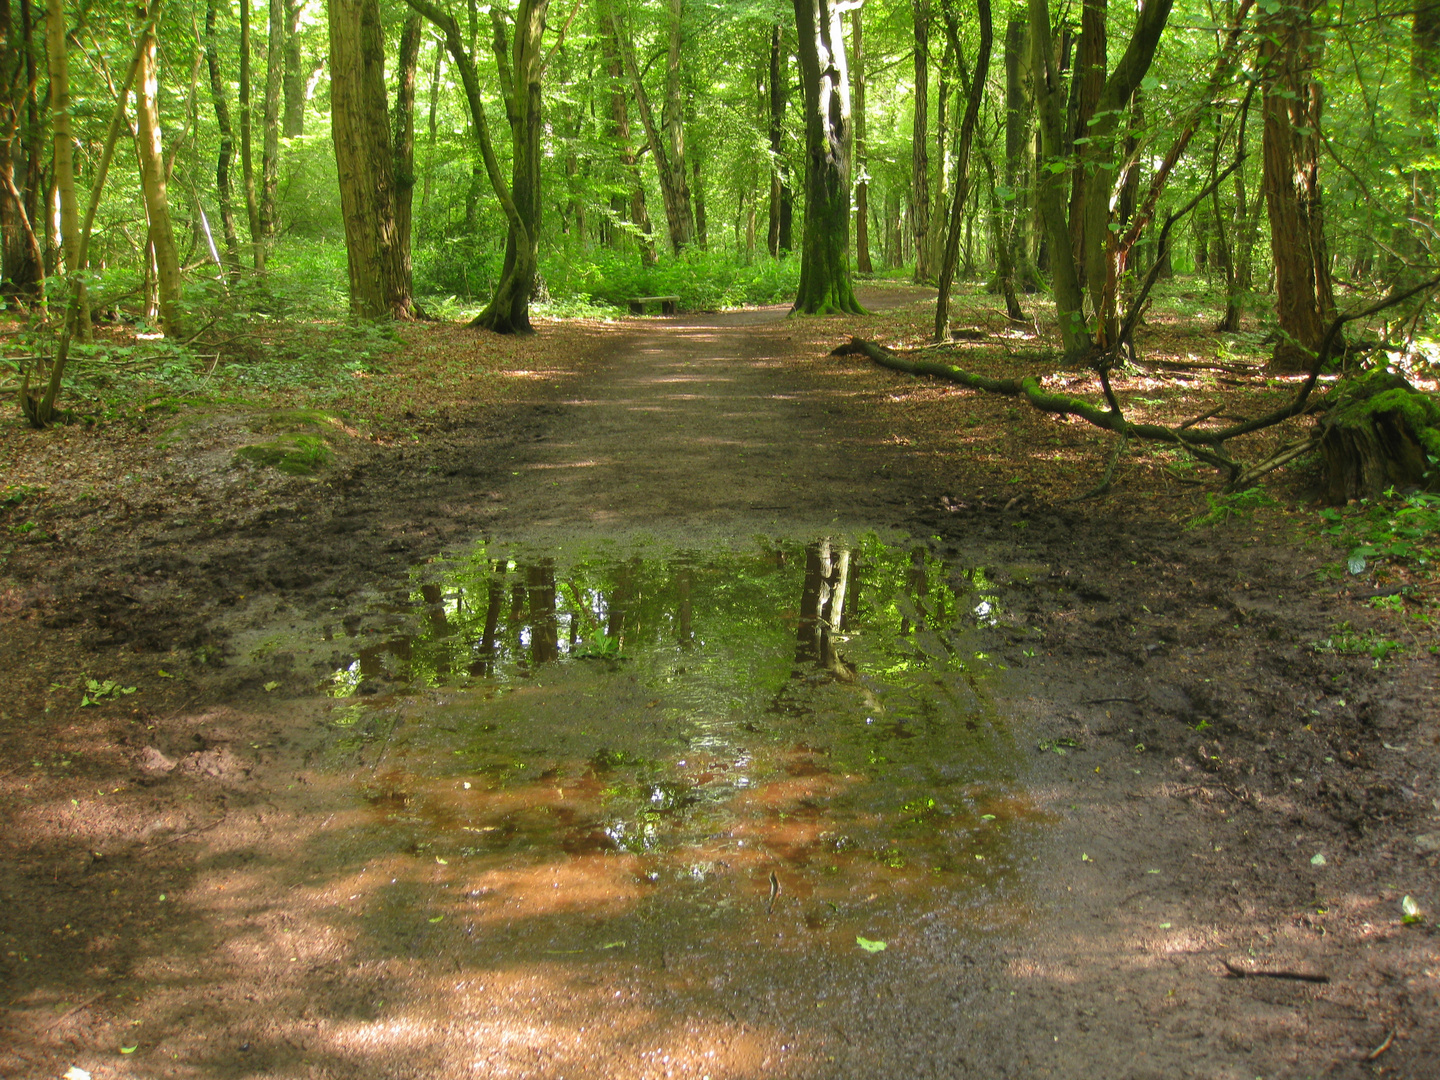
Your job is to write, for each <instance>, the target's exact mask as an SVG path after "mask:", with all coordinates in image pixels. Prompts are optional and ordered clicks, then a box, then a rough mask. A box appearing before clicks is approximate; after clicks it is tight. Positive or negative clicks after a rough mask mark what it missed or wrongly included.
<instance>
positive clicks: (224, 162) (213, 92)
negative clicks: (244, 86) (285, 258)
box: [205, 0, 240, 280]
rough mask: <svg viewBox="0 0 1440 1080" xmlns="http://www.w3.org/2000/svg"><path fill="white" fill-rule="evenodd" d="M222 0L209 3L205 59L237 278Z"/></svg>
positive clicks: (232, 271) (223, 221) (230, 266)
mask: <svg viewBox="0 0 1440 1080" xmlns="http://www.w3.org/2000/svg"><path fill="white" fill-rule="evenodd" d="M219 10H220V0H208V2H207V3H206V5H205V63H206V64H207V65H208V67H209V69H210V98H211V100H212V101H213V102H214V103H215V125H216V127H218V128H219V129H220V153H219V156H218V157H217V158H216V161H215V195H216V198H217V199H218V200H219V202H220V231H221V233H222V234H223V236H224V237H225V260H226V276H228V277H229V278H231V280H234V278H235V276H236V275H237V274H238V273H239V270H240V238H239V237H238V236H237V235H236V232H235V205H234V196H233V194H232V193H231V190H230V166H231V164H232V163H233V162H234V160H235V132H234V129H233V128H232V127H231V125H230V102H229V100H228V99H227V96H226V90H225V78H224V76H223V75H222V74H221V71H220V57H219V54H218V53H217V52H216V49H215V19H216V15H217V13H218V12H219Z"/></svg>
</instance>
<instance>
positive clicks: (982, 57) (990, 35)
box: [935, 0, 994, 341]
mask: <svg viewBox="0 0 1440 1080" xmlns="http://www.w3.org/2000/svg"><path fill="white" fill-rule="evenodd" d="M943 2H944V0H942V3H943ZM977 2H978V7H977V15H978V16H979V20H980V51H979V53H978V54H977V55H976V57H975V76H974V78H973V79H971V80H970V89H969V93H968V94H966V96H965V115H964V118H963V119H962V120H961V122H960V140H959V146H958V148H957V151H956V155H955V185H954V187H955V196H954V200H953V203H952V205H951V209H950V224H949V227H948V229H947V230H946V237H945V247H944V251H943V253H942V255H941V258H940V295H939V296H938V297H937V298H936V301H935V340H936V341H948V340H949V339H950V286H951V284H952V283H953V282H954V280H955V265H956V263H957V262H958V260H959V253H960V226H961V223H962V221H963V220H964V218H965V203H966V201H967V200H968V198H969V195H970V144H971V142H972V140H973V139H974V136H975V125H976V123H977V121H978V120H979V118H980V105H981V103H982V101H983V99H984V96H985V80H986V79H987V78H988V77H989V75H990V52H991V49H992V47H993V43H994V30H993V27H992V24H991V18H990V0H977ZM943 13H944V17H945V33H946V35H947V36H948V37H949V39H950V49H951V51H952V52H953V53H954V55H955V62H956V63H957V64H958V65H959V67H960V71H961V74H962V81H963V77H964V70H965V56H964V54H963V53H962V52H961V46H960V20H959V17H958V15H956V14H955V12H954V10H953V8H952V7H951V6H950V4H949V3H945V4H944V8H943ZM972 220H973V219H972Z"/></svg>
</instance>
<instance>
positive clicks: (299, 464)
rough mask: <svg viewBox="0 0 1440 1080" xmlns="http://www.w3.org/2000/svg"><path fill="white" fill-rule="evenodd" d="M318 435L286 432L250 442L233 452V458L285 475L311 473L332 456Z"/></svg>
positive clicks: (311, 474)
mask: <svg viewBox="0 0 1440 1080" xmlns="http://www.w3.org/2000/svg"><path fill="white" fill-rule="evenodd" d="M334 456H335V455H334V452H333V451H332V450H331V449H330V447H329V446H328V445H326V442H325V440H324V439H323V438H321V437H320V436H318V435H301V434H295V433H289V434H285V435H281V436H279V437H278V438H275V439H272V440H270V441H269V442H263V443H252V444H250V445H249V446H242V447H240V449H238V450H236V451H235V460H236V461H244V462H247V463H249V464H251V465H259V466H262V467H264V468H270V469H277V470H279V471H280V472H282V473H285V474H287V475H289V476H313V475H314V474H315V473H317V472H319V471H320V470H321V469H323V468H324V467H325V466H326V465H328V464H330V461H331V460H332V459H333V458H334Z"/></svg>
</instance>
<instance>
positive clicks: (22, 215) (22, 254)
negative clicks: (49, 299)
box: [0, 0, 45, 307]
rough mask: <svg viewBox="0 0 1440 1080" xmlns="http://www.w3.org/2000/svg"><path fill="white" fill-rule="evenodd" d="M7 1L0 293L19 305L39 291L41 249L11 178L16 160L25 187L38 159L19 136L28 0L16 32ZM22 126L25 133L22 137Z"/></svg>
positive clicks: (29, 83) (24, 120) (28, 94)
mask: <svg viewBox="0 0 1440 1080" xmlns="http://www.w3.org/2000/svg"><path fill="white" fill-rule="evenodd" d="M15 31H16V28H15V26H14V25H13V21H12V13H11V10H10V0H0V80H3V95H4V100H3V103H0V111H3V113H4V117H3V120H0V127H3V130H4V136H5V137H4V143H3V145H0V233H3V259H0V262H3V268H0V272H3V279H4V284H3V295H4V296H5V298H6V299H7V300H11V301H14V302H17V303H19V304H21V305H24V306H27V307H28V306H29V305H31V304H35V303H39V302H41V301H42V298H43V295H44V284H45V253H44V251H43V250H42V248H41V245H40V239H39V237H37V236H36V234H35V218H34V216H33V215H32V214H31V213H30V211H29V208H28V207H27V205H26V198H25V194H24V192H22V191H21V190H20V189H19V187H18V186H17V185H16V182H15V168H16V164H17V161H18V162H19V164H20V166H21V168H23V169H24V170H25V177H26V186H27V187H33V186H34V184H35V181H36V179H37V177H38V175H39V173H40V164H39V159H38V157H36V156H35V155H33V154H29V153H27V152H28V151H29V149H30V145H29V139H28V137H27V138H22V137H21V132H22V130H25V129H26V127H27V124H28V121H29V119H30V117H31V116H32V115H33V113H34V103H35V86H36V82H37V80H36V79H35V78H34V68H35V59H34V51H33V50H34V48H35V43H34V41H33V40H32V34H31V25H30V9H29V4H28V3H25V2H22V3H21V5H20V27H19V33H18V34H16V32H15ZM28 134H29V133H28V131H26V135H27V136H28Z"/></svg>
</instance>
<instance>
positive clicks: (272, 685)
mask: <svg viewBox="0 0 1440 1080" xmlns="http://www.w3.org/2000/svg"><path fill="white" fill-rule="evenodd" d="M279 686H280V684H279V683H278V682H267V683H266V684H265V692H266V693H267V694H268V693H270V691H271V690H276V689H278V688H279Z"/></svg>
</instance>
